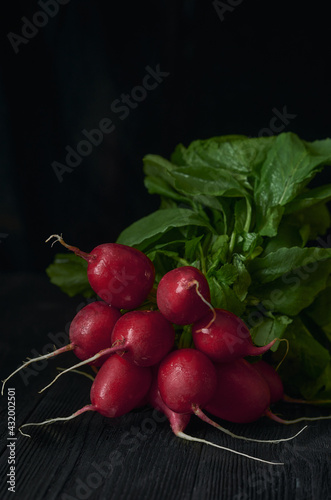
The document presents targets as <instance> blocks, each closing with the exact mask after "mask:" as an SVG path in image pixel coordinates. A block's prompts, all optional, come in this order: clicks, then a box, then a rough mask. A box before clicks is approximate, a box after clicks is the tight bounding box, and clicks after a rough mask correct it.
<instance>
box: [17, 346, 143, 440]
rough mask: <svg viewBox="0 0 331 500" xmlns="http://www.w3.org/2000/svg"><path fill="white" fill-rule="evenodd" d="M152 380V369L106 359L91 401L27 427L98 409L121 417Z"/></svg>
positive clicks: (141, 396)
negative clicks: (61, 415)
mask: <svg viewBox="0 0 331 500" xmlns="http://www.w3.org/2000/svg"><path fill="white" fill-rule="evenodd" d="M151 382H152V372H151V369H150V368H147V367H142V366H136V365H134V364H132V363H130V362H129V361H127V360H126V359H123V358H122V357H121V356H119V355H117V354H115V355H113V356H111V357H110V358H109V359H107V360H106V361H105V362H104V364H103V365H102V366H101V368H100V370H99V371H98V373H97V375H96V377H95V379H94V382H93V384H92V387H91V391H90V399H91V404H88V405H85V406H83V408H81V409H80V410H78V411H76V412H75V413H73V414H72V415H70V416H69V417H58V418H52V419H49V420H45V421H44V422H38V423H28V424H24V425H22V426H21V427H20V428H19V431H20V432H21V434H23V435H24V436H28V437H30V436H29V434H25V433H23V432H22V429H23V428H24V427H27V426H36V425H47V424H51V423H53V422H59V421H67V420H71V419H73V418H75V417H77V416H78V415H80V414H82V413H84V412H86V411H96V412H98V413H100V414H101V415H103V416H104V417H108V418H114V417H120V416H122V415H124V414H126V413H128V412H129V411H131V410H133V409H134V408H135V407H136V406H137V405H139V404H140V403H141V401H142V400H143V398H144V396H145V395H146V394H147V392H148V390H149V388H150V385H151Z"/></svg>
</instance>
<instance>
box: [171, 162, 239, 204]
mask: <svg viewBox="0 0 331 500" xmlns="http://www.w3.org/2000/svg"><path fill="white" fill-rule="evenodd" d="M171 176H172V179H173V185H174V186H175V188H176V189H177V191H179V192H180V193H184V194H186V195H187V196H190V197H192V196H195V195H209V196H245V195H246V193H247V191H246V189H245V186H244V183H243V182H240V181H241V179H240V180H237V179H236V178H235V177H234V176H233V175H231V172H229V171H228V170H225V169H220V168H218V169H217V168H214V167H209V166H204V167H203V168H202V167H196V166H192V167H180V168H179V167H178V169H177V170H173V171H172V172H171Z"/></svg>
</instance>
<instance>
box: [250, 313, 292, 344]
mask: <svg viewBox="0 0 331 500" xmlns="http://www.w3.org/2000/svg"><path fill="white" fill-rule="evenodd" d="M291 323H292V319H291V318H289V317H288V316H275V317H274V318H266V317H263V316H261V320H260V322H259V323H258V324H256V325H254V326H253V327H252V328H251V329H250V332H251V336H252V340H253V342H254V344H256V345H258V346H263V345H267V344H269V342H271V341H272V340H274V339H276V338H278V339H279V338H282V337H283V335H284V332H285V330H286V328H287V327H288V325H289V324H291ZM278 345H279V342H276V343H275V344H274V345H273V346H272V347H271V350H272V351H276V350H277V349H278Z"/></svg>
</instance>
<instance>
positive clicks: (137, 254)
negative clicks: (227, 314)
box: [46, 234, 155, 309]
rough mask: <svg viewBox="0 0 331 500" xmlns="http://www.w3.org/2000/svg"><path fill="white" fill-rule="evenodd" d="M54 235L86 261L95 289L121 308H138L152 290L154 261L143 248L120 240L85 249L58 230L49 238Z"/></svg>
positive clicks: (110, 302) (105, 299)
mask: <svg viewBox="0 0 331 500" xmlns="http://www.w3.org/2000/svg"><path fill="white" fill-rule="evenodd" d="M51 238H56V241H59V242H60V243H61V245H63V246H65V247H66V248H68V249H69V250H71V251H72V252H74V253H75V254H76V255H78V256H79V257H82V258H83V259H85V260H86V261H87V263H88V265H87V278H88V281H89V283H90V285H91V287H92V289H93V290H94V291H95V293H96V294H97V295H98V296H99V297H101V298H102V299H103V300H104V301H105V302H107V303H108V304H111V305H112V306H114V307H117V308H118V309H135V308H136V307H139V306H140V305H141V304H142V303H143V302H144V300H146V298H147V296H148V295H149V293H150V292H151V290H152V288H153V284H154V278H155V269H154V265H153V263H152V261H151V260H150V259H149V258H148V257H147V256H146V255H145V254H144V253H143V252H141V251H140V250H137V249H136V248H132V247H129V246H127V245H120V244H119V243H104V244H102V245H98V246H97V247H95V248H94V249H93V250H92V251H91V252H90V253H86V252H82V251H81V250H79V248H77V247H74V246H71V245H67V243H65V242H64V241H63V238H62V236H59V235H58V234H52V235H51V236H50V237H49V238H48V239H47V240H46V241H49V240H50V239H51Z"/></svg>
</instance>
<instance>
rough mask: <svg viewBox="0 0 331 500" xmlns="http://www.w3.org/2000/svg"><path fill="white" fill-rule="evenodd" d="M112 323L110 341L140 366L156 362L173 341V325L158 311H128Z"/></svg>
mask: <svg viewBox="0 0 331 500" xmlns="http://www.w3.org/2000/svg"><path fill="white" fill-rule="evenodd" d="M115 327H116V328H115ZM115 327H114V329H113V332H112V344H113V345H114V346H116V349H117V350H121V351H124V354H123V357H125V358H126V359H128V360H129V361H130V362H132V363H135V364H137V365H139V366H152V365H156V364H157V363H159V362H160V361H161V360H162V359H163V358H164V357H165V356H166V354H168V352H169V351H170V349H172V347H173V346H174V343H175V329H174V327H173V325H172V324H171V323H170V322H169V321H168V320H167V319H166V318H165V317H164V316H163V314H162V313H161V312H160V311H130V312H127V313H126V314H124V315H123V316H122V317H121V318H120V320H118V322H117V323H116V325H115Z"/></svg>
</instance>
